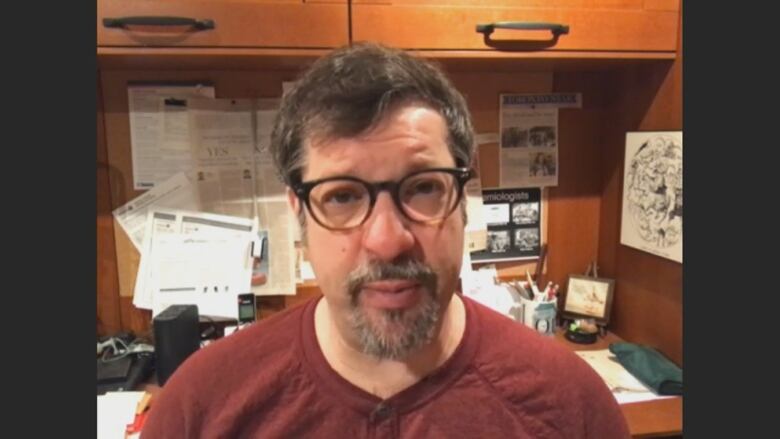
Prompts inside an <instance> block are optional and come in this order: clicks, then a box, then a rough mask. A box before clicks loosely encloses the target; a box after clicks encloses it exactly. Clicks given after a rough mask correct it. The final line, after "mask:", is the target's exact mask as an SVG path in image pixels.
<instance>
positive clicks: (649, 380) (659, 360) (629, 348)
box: [609, 342, 683, 395]
mask: <svg viewBox="0 0 780 439" xmlns="http://www.w3.org/2000/svg"><path fill="white" fill-rule="evenodd" d="M609 351H610V352H612V353H613V354H615V356H617V359H618V361H619V362H620V364H622V365H623V367H625V368H626V370H628V371H629V372H631V374H632V375H634V376H635V377H636V378H637V379H638V380H639V381H641V382H642V383H643V384H644V385H646V386H648V387H650V388H651V389H653V390H654V391H655V392H656V393H657V394H659V395H682V389H683V381H682V369H680V368H679V367H677V365H676V364H674V363H672V362H671V361H670V360H669V359H668V358H666V357H664V356H663V355H662V354H661V353H660V352H658V351H656V350H655V349H652V348H649V347H647V346H642V345H638V344H634V343H623V342H621V343H611V344H610V345H609Z"/></svg>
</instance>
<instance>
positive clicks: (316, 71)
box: [270, 43, 474, 186]
mask: <svg viewBox="0 0 780 439" xmlns="http://www.w3.org/2000/svg"><path fill="white" fill-rule="evenodd" d="M412 101H413V102H421V103H423V104H425V105H428V106H430V107H431V108H432V109H435V110H436V111H438V112H439V113H440V114H441V116H442V117H443V118H444V120H445V122H446V126H447V134H448V136H447V137H448V138H447V144H448V146H449V149H450V153H451V154H452V157H453V159H454V160H455V164H456V166H460V167H468V166H470V165H471V161H472V156H473V153H474V129H473V127H472V124H471V117H470V114H469V111H468V108H467V106H466V101H465V99H464V98H463V96H462V95H461V94H460V92H458V91H457V90H456V89H455V87H454V86H453V85H452V84H451V83H450V81H449V80H448V79H447V77H446V76H445V75H444V73H442V71H441V70H440V69H439V68H438V67H436V66H434V65H433V64H432V63H431V62H429V61H426V60H423V59H421V58H417V57H413V56H411V55H409V54H408V53H406V52H404V51H402V50H397V49H391V48H388V47H384V46H381V45H378V44H374V43H357V44H355V45H353V46H348V47H342V48H340V49H336V50H334V51H333V52H331V53H329V54H328V55H326V56H324V57H322V58H320V59H318V60H317V61H316V62H315V63H314V64H313V65H312V66H311V68H309V69H308V70H307V71H306V72H305V73H304V74H303V76H301V78H300V79H299V80H298V81H297V82H296V84H295V85H294V86H293V88H292V89H291V90H290V91H289V92H288V93H287V94H286V95H285V97H284V98H283V99H282V103H281V106H280V109H279V114H278V115H277V117H276V121H275V123H274V129H273V132H272V134H271V147H270V149H271V153H272V155H273V159H274V164H275V165H276V171H277V173H278V174H279V176H280V177H281V179H282V180H283V181H284V182H285V183H286V184H287V185H288V186H289V185H293V184H295V183H299V182H300V181H301V179H302V171H303V166H304V164H305V163H304V158H305V157H304V150H303V144H304V142H305V141H307V140H311V139H312V138H315V137H316V138H317V139H320V140H325V139H339V138H349V137H354V136H357V135H359V134H361V133H364V132H366V131H368V130H369V129H371V128H373V127H375V126H376V125H377V124H378V123H379V122H380V121H381V120H382V118H383V117H384V116H386V115H387V114H388V112H389V111H391V110H392V109H393V108H395V107H396V106H397V105H399V104H402V103H405V102H412Z"/></svg>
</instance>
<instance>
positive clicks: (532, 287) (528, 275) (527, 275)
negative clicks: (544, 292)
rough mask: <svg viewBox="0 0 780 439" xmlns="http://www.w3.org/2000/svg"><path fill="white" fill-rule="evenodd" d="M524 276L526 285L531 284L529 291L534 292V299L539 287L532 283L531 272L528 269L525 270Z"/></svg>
mask: <svg viewBox="0 0 780 439" xmlns="http://www.w3.org/2000/svg"><path fill="white" fill-rule="evenodd" d="M525 277H526V279H528V285H530V286H531V291H533V293H534V299H536V296H538V295H539V294H540V292H539V288H537V286H536V284H535V283H534V281H533V279H531V273H530V272H529V271H528V270H525Z"/></svg>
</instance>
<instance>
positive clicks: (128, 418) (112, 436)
mask: <svg viewBox="0 0 780 439" xmlns="http://www.w3.org/2000/svg"><path fill="white" fill-rule="evenodd" d="M144 393H145V392H129V391H128V392H108V393H106V394H105V395H98V397H97V438H98V439H124V438H125V430H126V429H127V425H128V424H132V423H133V420H134V419H135V410H136V407H137V406H138V402H139V401H140V400H141V398H143V396H144Z"/></svg>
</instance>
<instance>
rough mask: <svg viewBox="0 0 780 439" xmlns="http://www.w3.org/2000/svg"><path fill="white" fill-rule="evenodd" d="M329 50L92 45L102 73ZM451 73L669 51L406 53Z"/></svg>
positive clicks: (283, 65) (231, 63) (243, 66)
mask: <svg viewBox="0 0 780 439" xmlns="http://www.w3.org/2000/svg"><path fill="white" fill-rule="evenodd" d="M330 50H331V49H329V48H300V49H282V48H218V47H197V48H189V47H160V48H157V47H98V48H97V59H98V68H99V69H102V70H126V69H139V70H149V69H163V70H169V69H171V70H202V69H238V70H251V69H259V68H262V69H273V70H290V69H292V70H297V69H300V68H302V67H305V66H306V65H308V64H310V63H311V62H313V61H314V60H315V59H317V58H319V57H320V56H322V55H324V54H326V53H328V52H329V51H330ZM410 52H412V53H415V54H417V55H419V56H422V57H424V58H428V59H433V60H436V61H437V62H439V63H441V64H442V65H444V66H445V67H448V68H452V69H457V70H480V69H486V68H487V69H491V70H515V71H516V70H518V69H521V70H526V69H527V70H551V69H556V70H604V69H609V68H613V67H618V66H622V65H630V64H637V63H646V62H659V61H660V62H671V61H674V60H675V59H676V53H674V52H588V51H539V52H501V51H495V50H411V51H410Z"/></svg>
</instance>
